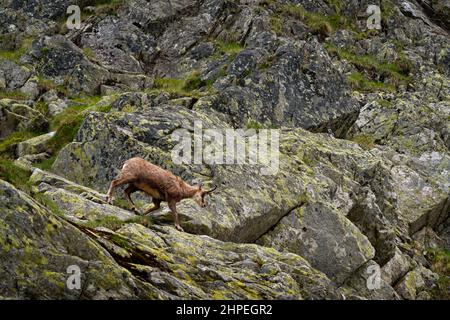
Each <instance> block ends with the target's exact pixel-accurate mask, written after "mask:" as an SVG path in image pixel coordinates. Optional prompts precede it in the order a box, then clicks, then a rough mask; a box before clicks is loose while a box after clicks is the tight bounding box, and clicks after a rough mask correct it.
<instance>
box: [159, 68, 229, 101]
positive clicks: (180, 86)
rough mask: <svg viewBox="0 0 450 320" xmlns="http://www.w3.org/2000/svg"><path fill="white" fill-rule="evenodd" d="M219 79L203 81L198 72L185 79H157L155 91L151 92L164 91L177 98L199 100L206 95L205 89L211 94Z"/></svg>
mask: <svg viewBox="0 0 450 320" xmlns="http://www.w3.org/2000/svg"><path fill="white" fill-rule="evenodd" d="M220 74H221V73H219V75H218V76H217V78H218V77H219V76H220ZM217 78H214V79H210V80H209V81H204V80H202V79H201V77H200V74H199V73H198V71H193V72H192V73H191V74H189V75H188V76H187V77H186V78H185V79H175V78H156V79H155V80H154V89H153V90H151V91H164V92H168V93H169V94H171V95H174V96H176V97H194V98H199V97H201V96H202V95H204V92H203V91H205V90H203V89H206V93H211V90H212V89H211V86H212V84H213V83H214V82H215V81H216V80H217ZM201 90H202V91H201Z"/></svg>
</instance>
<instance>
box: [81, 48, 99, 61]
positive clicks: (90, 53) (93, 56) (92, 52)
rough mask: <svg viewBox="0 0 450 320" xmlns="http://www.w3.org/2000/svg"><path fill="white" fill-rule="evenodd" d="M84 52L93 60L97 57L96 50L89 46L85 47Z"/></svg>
mask: <svg viewBox="0 0 450 320" xmlns="http://www.w3.org/2000/svg"><path fill="white" fill-rule="evenodd" d="M83 53H84V55H85V56H86V57H87V58H88V59H91V60H93V59H95V58H96V56H95V53H94V51H92V49H91V48H89V47H86V48H83Z"/></svg>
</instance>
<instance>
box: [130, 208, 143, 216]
mask: <svg viewBox="0 0 450 320" xmlns="http://www.w3.org/2000/svg"><path fill="white" fill-rule="evenodd" d="M131 211H133V212H134V213H135V214H137V215H138V216H142V213H141V212H140V211H139V210H138V209H136V208H131Z"/></svg>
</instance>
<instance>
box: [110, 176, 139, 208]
mask: <svg viewBox="0 0 450 320" xmlns="http://www.w3.org/2000/svg"><path fill="white" fill-rule="evenodd" d="M131 182H133V179H126V178H117V179H114V180H113V181H111V184H110V185H109V189H108V193H107V194H106V201H107V202H108V203H109V204H113V201H112V194H113V191H114V189H115V188H117V187H118V186H121V185H123V184H126V183H131Z"/></svg>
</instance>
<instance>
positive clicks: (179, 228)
mask: <svg viewBox="0 0 450 320" xmlns="http://www.w3.org/2000/svg"><path fill="white" fill-rule="evenodd" d="M175 229H177V230H178V231H181V232H184V230H183V228H182V227H181V226H180V225H175Z"/></svg>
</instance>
